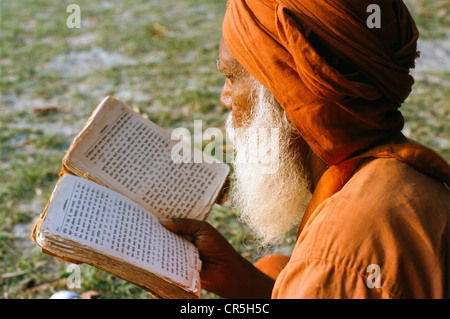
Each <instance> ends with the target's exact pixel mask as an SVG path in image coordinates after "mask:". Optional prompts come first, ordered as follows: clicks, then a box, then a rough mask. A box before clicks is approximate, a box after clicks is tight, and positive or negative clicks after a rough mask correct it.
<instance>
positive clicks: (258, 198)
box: [225, 83, 311, 246]
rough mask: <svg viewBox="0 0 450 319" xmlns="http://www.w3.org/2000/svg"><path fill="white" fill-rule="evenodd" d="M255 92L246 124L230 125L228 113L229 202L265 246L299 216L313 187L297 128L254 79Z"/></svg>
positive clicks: (288, 229) (288, 227)
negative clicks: (231, 153) (230, 148)
mask: <svg viewBox="0 0 450 319" xmlns="http://www.w3.org/2000/svg"><path fill="white" fill-rule="evenodd" d="M253 96H255V97H256V98H255V103H254V106H253V108H252V112H251V114H250V116H249V119H248V121H247V122H246V123H245V125H244V127H242V128H234V126H233V122H232V114H230V116H229V117H228V120H227V123H226V125H225V128H226V130H227V133H228V134H229V135H231V137H232V139H233V140H234V146H235V150H236V152H235V157H234V159H233V167H234V175H233V190H232V193H231V199H232V202H233V204H234V205H235V206H236V208H237V209H238V211H239V214H240V218H241V220H242V221H243V222H244V223H245V224H247V225H248V226H249V227H250V228H251V229H252V230H253V231H254V232H255V234H256V236H257V238H258V240H259V242H260V244H261V245H264V246H265V245H272V244H275V243H276V242H277V241H278V240H279V239H281V238H282V237H283V235H285V234H286V233H288V232H289V231H290V230H291V229H292V227H293V226H294V225H296V224H298V223H299V222H300V220H301V218H302V217H303V214H304V212H305V209H306V206H307V204H308V202H309V201H310V198H311V193H310V191H309V182H308V179H307V175H306V173H305V169H304V167H303V164H302V163H303V160H302V156H301V154H300V152H299V150H298V148H297V147H293V144H294V143H295V139H296V138H299V137H300V134H299V133H298V131H297V130H296V129H295V127H294V126H293V125H292V123H291V122H290V121H289V119H288V118H287V116H286V113H285V112H284V110H283V109H282V107H281V106H280V105H279V103H278V102H277V101H276V100H275V98H274V97H273V94H272V93H271V92H270V91H269V90H267V89H266V88H265V87H264V86H262V85H261V84H259V83H256V84H255V89H254V94H253Z"/></svg>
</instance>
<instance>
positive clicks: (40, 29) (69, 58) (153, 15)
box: [0, 0, 450, 298]
mask: <svg viewBox="0 0 450 319" xmlns="http://www.w3.org/2000/svg"><path fill="white" fill-rule="evenodd" d="M76 3H77V4H78V5H80V7H81V14H82V19H81V20H82V22H81V24H82V25H81V28H80V29H68V28H67V27H66V18H67V16H68V13H67V12H66V6H67V5H68V4H69V3H66V2H55V1H50V0H38V1H32V0H23V1H11V0H8V1H6V0H0V43H1V45H0V74H1V76H0V261H1V271H0V274H1V275H0V287H1V290H0V294H1V295H0V298H1V297H4V298H48V297H49V296H50V295H51V294H52V293H53V292H55V291H57V290H62V289H66V284H65V279H66V278H67V277H68V276H69V273H68V272H67V266H68V263H65V262H62V261H60V260H58V259H56V258H52V257H49V256H46V255H44V254H42V253H40V251H39V249H38V248H37V246H36V245H34V244H33V243H32V242H31V240H30V239H29V234H30V231H31V226H32V225H33V224H34V222H35V220H36V219H37V217H38V216H39V214H40V213H41V212H42V209H43V208H44V206H45V204H46V201H47V199H48V197H49V196H50V194H51V191H52V189H53V186H54V184H55V182H56V180H57V177H58V172H59V169H60V166H61V159H62V157H63V155H64V153H65V150H66V149H67V147H68V145H69V143H70V142H71V140H72V139H73V137H74V135H75V134H76V133H77V132H78V131H79V130H80V129H81V127H82V126H83V124H84V122H85V121H86V119H87V117H88V116H89V114H90V113H91V112H92V110H93V108H94V107H95V106H96V105H97V103H98V102H99V101H100V100H101V99H102V98H103V97H105V96H107V95H114V96H116V97H117V98H119V99H121V100H122V101H124V102H125V103H127V104H129V105H132V106H138V107H139V109H140V110H141V111H142V112H143V113H146V114H147V115H148V117H149V118H150V119H151V120H153V121H155V122H157V123H158V124H159V125H161V126H163V127H166V128H167V129H173V128H176V127H181V126H183V127H187V128H188V129H190V130H191V132H192V128H193V121H194V120H196V119H202V120H203V121H204V122H203V125H204V128H205V127H206V126H209V127H221V126H222V124H223V122H224V119H225V116H226V111H225V109H224V108H223V107H222V106H221V105H220V104H219V95H220V90H221V86H222V85H223V81H224V80H223V77H222V75H221V74H220V73H219V72H217V70H216V59H217V54H218V42H219V39H220V37H221V24H222V18H223V14H224V10H225V5H226V1H225V0H197V1H194V0H179V1H175V0H164V1H163V0H159V1H147V0H130V1H118V0H117V1H116V0H112V1H103V2H96V1H87V0H80V1H77V2H76ZM406 3H407V4H411V7H410V8H411V12H412V13H413V15H414V16H415V17H416V19H417V24H418V25H419V27H420V29H421V32H422V37H423V38H425V39H427V38H428V39H434V38H436V37H442V36H443V34H445V32H448V25H449V21H448V17H449V16H450V15H449V14H448V13H447V14H444V10H446V11H445V12H448V10H449V7H448V4H447V2H445V1H425V0H416V1H413V0H407V1H406ZM448 76H449V74H448V72H447V73H446V72H435V73H429V74H428V73H427V74H420V75H419V77H418V80H417V81H416V84H415V87H414V89H415V91H413V93H412V95H411V96H410V97H409V98H408V100H407V102H406V103H405V105H404V106H403V107H402V110H403V112H404V115H405V118H406V120H407V130H408V132H409V133H410V136H411V137H412V138H414V139H417V140H418V141H420V142H422V143H425V144H427V145H430V146H432V147H433V148H435V149H436V150H438V151H439V152H441V153H442V154H443V155H444V156H445V157H446V158H447V159H448V158H450V151H449V147H448V143H449V142H448V141H449V139H450V125H449V124H448V118H449V115H450V105H449V102H448V101H449V95H450V92H449V85H448V84H449V83H448ZM445 79H447V80H445ZM46 107H47V108H55V111H53V112H49V113H47V114H41V113H39V112H37V109H41V108H46ZM443 141H444V142H443ZM208 220H209V222H210V223H211V224H212V225H213V226H215V227H216V228H218V229H219V230H220V231H221V232H222V233H223V234H224V235H225V236H226V237H227V239H228V240H229V241H230V242H231V243H232V245H233V246H234V247H235V248H236V249H237V250H238V251H239V252H240V253H241V254H242V255H243V256H245V257H246V258H248V259H249V260H251V261H255V260H256V259H257V258H258V257H259V256H262V255H263V254H265V253H266V252H267V251H266V250H263V249H260V248H258V247H257V246H256V245H254V242H253V238H252V235H251V234H250V233H249V231H248V230H247V229H246V228H245V227H243V226H242V225H241V224H240V223H239V222H238V221H237V220H236V215H235V212H234V211H233V210H232V209H231V208H230V207H229V206H228V205H226V206H224V207H215V208H214V210H213V212H212V213H211V215H210V217H209V219H208ZM294 234H295V231H293V233H292V234H291V236H288V237H287V239H286V241H285V242H284V245H285V246H286V247H291V246H292V244H293V242H294V238H295V235H294ZM81 267H82V268H81V269H82V271H81V275H82V287H81V289H79V290H77V291H78V292H86V291H90V290H93V291H97V292H98V294H99V295H98V298H149V295H148V294H147V293H146V292H144V291H142V290H141V289H140V288H137V287H136V286H134V285H132V284H130V283H127V282H125V281H123V280H121V279H118V278H117V277H115V276H113V275H111V274H108V273H106V272H103V271H100V270H97V269H95V268H93V267H89V266H87V265H82V266H81ZM203 296H204V297H205V298H215V296H214V295H212V294H208V293H204V295H203Z"/></svg>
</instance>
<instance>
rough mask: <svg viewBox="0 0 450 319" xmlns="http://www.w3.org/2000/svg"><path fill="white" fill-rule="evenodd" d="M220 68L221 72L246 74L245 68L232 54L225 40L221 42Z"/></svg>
mask: <svg viewBox="0 0 450 319" xmlns="http://www.w3.org/2000/svg"><path fill="white" fill-rule="evenodd" d="M218 67H219V69H220V70H221V71H224V70H226V71H227V72H228V73H234V74H235V75H238V74H239V75H241V74H242V73H244V72H246V71H245V69H244V67H243V66H242V65H241V64H240V63H239V61H238V60H236V58H235V57H234V56H233V55H232V54H231V52H230V50H228V47H227V45H226V44H225V41H223V38H222V39H221V40H220V42H219V61H218Z"/></svg>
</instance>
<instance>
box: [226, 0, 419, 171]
mask: <svg viewBox="0 0 450 319" xmlns="http://www.w3.org/2000/svg"><path fill="white" fill-rule="evenodd" d="M371 3H373V1H370V0H358V1H350V0H344V1H343V0H327V1H324V0H301V1H300V0H297V1H294V0H276V1H273V0H245V1H244V0H230V1H229V3H228V9H227V11H226V14H225V18H224V22H223V38H224V41H225V43H226V45H227V47H228V49H229V50H230V52H231V53H232V54H233V56H234V57H235V58H236V59H237V60H238V61H239V62H240V63H241V64H242V65H243V66H244V68H245V69H247V70H248V71H249V72H250V73H251V74H252V75H253V76H254V77H255V78H256V79H257V80H258V81H259V82H260V83H261V84H263V85H264V86H265V87H266V88H268V89H269V90H270V91H271V92H272V93H273V94H274V96H275V98H276V99H277V100H278V102H279V103H280V104H281V105H282V107H283V108H284V110H285V111H286V114H287V115H288V117H289V119H290V120H291V121H292V123H293V124H294V125H295V126H296V128H297V129H298V130H299V132H300V133H301V134H302V136H303V138H304V139H305V140H306V142H307V143H308V145H309V146H310V147H311V148H312V150H313V151H314V152H315V153H316V154H317V155H318V156H319V157H320V158H321V159H322V160H324V161H325V162H326V163H328V164H329V165H334V164H336V163H339V162H341V161H342V160H344V159H345V158H347V157H349V156H350V155H352V154H354V153H355V152H357V151H359V150H362V149H367V148H369V147H371V146H374V145H377V144H379V143H380V142H381V141H382V140H384V139H386V138H389V137H391V136H393V135H395V134H396V133H397V132H399V131H400V130H401V129H402V127H403V116H402V115H401V113H400V112H399V111H398V110H397V109H398V108H399V107H400V105H401V103H402V102H403V101H404V100H405V99H406V97H407V96H408V95H409V93H410V91H411V86H412V84H413V83H414V80H413V78H412V76H410V75H409V68H410V67H412V66H413V65H414V59H415V57H416V55H417V51H416V41H417V38H418V31H417V28H416V26H415V24H414V21H413V19H412V18H411V16H410V14H409V12H408V10H407V8H406V7H405V6H404V4H403V2H402V1H395V0H384V1H377V4H378V5H379V6H380V9H381V19H382V20H381V23H382V28H381V29H369V28H368V27H367V25H366V19H367V17H368V16H369V13H367V12H366V11H367V6H368V5H369V4H371ZM324 57H326V58H324ZM336 57H337V58H338V60H337V61H338V62H333V61H334V60H335V58H336Z"/></svg>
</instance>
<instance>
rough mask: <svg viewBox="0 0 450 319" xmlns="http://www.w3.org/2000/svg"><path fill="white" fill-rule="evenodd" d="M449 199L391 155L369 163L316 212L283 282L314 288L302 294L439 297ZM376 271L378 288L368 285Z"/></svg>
mask: <svg viewBox="0 0 450 319" xmlns="http://www.w3.org/2000/svg"><path fill="white" fill-rule="evenodd" d="M448 196H449V193H448V191H447V190H446V188H445V187H444V185H442V184H441V183H440V182H438V181H436V180H434V179H432V178H430V177H427V176H426V175H423V174H421V173H420V172H417V171H416V170H414V169H413V168H411V167H410V166H409V165H407V164H404V163H402V162H399V161H397V160H395V159H375V160H372V161H370V162H368V163H366V164H365V165H364V166H362V167H361V168H360V169H359V170H358V171H357V172H356V173H355V174H354V176H353V177H352V178H351V179H350V180H349V181H348V182H347V184H346V185H345V186H344V188H343V189H342V190H341V191H340V192H338V193H337V194H335V195H333V196H332V197H330V198H329V199H327V200H326V201H325V202H324V203H322V204H321V205H320V206H319V207H318V208H317V210H316V212H314V214H313V216H312V217H313V220H312V221H311V222H310V223H309V224H308V226H307V227H306V228H305V229H304V231H303V233H302V235H301V237H300V238H299V240H298V242H297V244H296V247H295V249H294V252H293V254H292V258H291V261H290V262H289V264H288V266H287V267H286V269H285V270H286V272H285V271H283V272H284V276H285V277H284V279H286V278H287V277H290V279H289V280H288V281H284V282H285V283H287V282H289V281H292V282H295V281H296V279H298V280H305V282H304V283H303V285H302V286H303V287H306V286H308V285H312V286H314V287H312V288H311V287H310V288H309V289H310V291H309V292H308V291H306V290H304V293H312V295H314V296H318V295H323V296H328V297H333V296H338V297H344V296H346V297H356V298H360V297H361V298H365V297H389V298H396V297H430V296H431V297H433V296H438V295H439V294H440V293H442V290H443V287H442V284H443V283H442V282H443V268H444V266H443V264H444V255H445V251H446V249H448V244H446V243H447V242H448V239H446V238H448V199H449V197H448ZM371 265H372V266H371ZM373 269H376V270H378V271H379V276H380V278H381V286H380V288H376V289H373V288H370V283H368V282H367V280H368V278H369V276H370V275H373V272H372V270H373ZM307 273H309V275H308V276H307V277H303V275H304V274H307ZM286 276H287V277H286ZM280 280H281V279H280ZM327 288H328V289H327ZM338 292H339V293H338ZM324 294H325V295H324Z"/></svg>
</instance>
